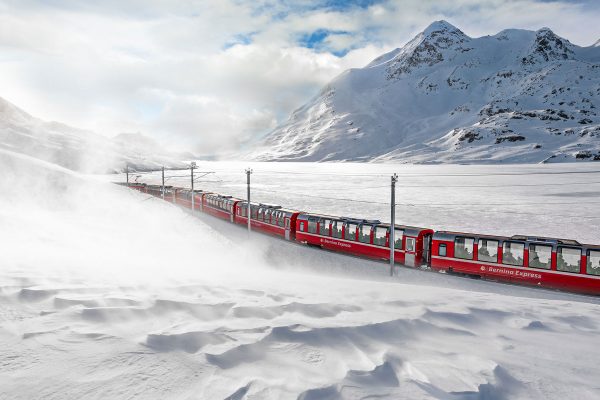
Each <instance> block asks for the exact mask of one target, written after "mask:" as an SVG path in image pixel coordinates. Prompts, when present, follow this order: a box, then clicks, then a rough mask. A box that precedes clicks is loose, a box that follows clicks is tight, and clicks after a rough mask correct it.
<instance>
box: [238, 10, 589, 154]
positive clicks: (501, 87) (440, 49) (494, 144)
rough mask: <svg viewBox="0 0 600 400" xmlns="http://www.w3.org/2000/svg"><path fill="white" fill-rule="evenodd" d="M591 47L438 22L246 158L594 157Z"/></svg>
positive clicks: (331, 89)
mask: <svg viewBox="0 0 600 400" xmlns="http://www.w3.org/2000/svg"><path fill="white" fill-rule="evenodd" d="M599 100H600V47H598V44H596V45H594V46H589V47H579V46H576V45H574V44H572V43H570V42H569V41H568V40H566V39H564V38H561V37H559V36H557V35H556V34H555V33H554V32H552V31H551V30H550V29H549V28H542V29H540V30H538V31H535V32H534V31H527V30H519V29H507V30H504V31H502V32H499V33H498V34H496V35H494V36H485V37H481V38H471V37H469V36H467V35H466V34H465V33H464V32H462V31H461V30H460V29H458V28H456V27H454V26H453V25H451V24H450V23H448V22H446V21H436V22H434V23H432V24H431V25H430V26H429V27H427V28H426V29H425V30H424V31H423V32H421V33H420V34H418V35H417V36H416V37H415V38H413V39H412V40H411V41H409V42H408V43H407V44H406V45H405V46H403V47H402V48H398V49H395V50H393V51H391V52H389V53H386V54H384V55H382V56H380V57H378V58H376V59H375V60H373V61H372V62H371V63H370V64H368V65H367V66H366V67H364V68H358V69H352V70H349V71H346V72H344V73H342V74H341V75H340V76H338V77H337V78H335V79H334V80H333V81H332V82H330V83H329V84H328V85H326V86H325V87H324V88H323V89H322V90H321V92H320V93H319V94H318V95H317V96H316V97H315V98H313V99H312V100H310V101H309V102H308V103H307V104H305V105H304V106H302V107H300V108H299V109H297V110H296V111H294V112H293V113H292V115H291V116H290V118H289V120H288V121H286V122H285V123H284V124H282V125H280V126H279V127H277V128H276V129H275V130H273V131H272V132H271V133H270V134H269V135H267V137H266V138H265V139H264V140H263V142H262V143H261V144H260V147H259V148H256V149H254V150H252V151H251V152H250V153H249V154H246V156H247V157H248V158H250V159H254V160H261V161H270V160H280V161H330V160H338V161H388V160H392V161H400V162H410V163H508V162H510V163H539V162H564V161H579V160H600V117H599V116H598V111H597V110H598V108H597V107H598V106H600V104H598V103H599Z"/></svg>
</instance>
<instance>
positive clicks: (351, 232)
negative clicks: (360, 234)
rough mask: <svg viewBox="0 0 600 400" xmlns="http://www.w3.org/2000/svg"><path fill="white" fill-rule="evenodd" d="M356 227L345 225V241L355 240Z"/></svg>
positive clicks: (354, 225)
mask: <svg viewBox="0 0 600 400" xmlns="http://www.w3.org/2000/svg"><path fill="white" fill-rule="evenodd" d="M357 228H358V225H356V224H347V225H346V240H352V241H354V240H356V230H357Z"/></svg>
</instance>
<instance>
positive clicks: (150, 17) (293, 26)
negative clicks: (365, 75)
mask: <svg viewBox="0 0 600 400" xmlns="http://www.w3.org/2000/svg"><path fill="white" fill-rule="evenodd" d="M599 17H600V5H598V3H597V2H594V1H588V2H578V1H542V0H512V1H501V0H477V1H476V0H456V1H454V2H442V1H432V0H402V1H400V0H398V1H392V0H388V1H369V0H364V1H363V0H360V1H350V2H348V1H346V2H344V1H339V0H323V1H302V0H300V1H272V0H260V1H252V2H251V1H241V0H198V1H179V2H173V1H167V0H128V1H125V0H108V1H103V2H81V1H75V0H55V1H52V2H45V1H41V0H37V1H36V0H19V1H17V0H0V88H2V92H1V93H0V96H2V97H5V98H7V99H8V100H10V101H13V102H14V103H16V104H17V105H19V106H21V107H23V108H25V109H26V110H28V111H30V112H31V113H32V114H33V115H36V116H40V117H42V118H44V119H54V120H60V121H63V122H66V123H69V124H72V125H75V126H78V127H82V128H88V129H91V130H94V131H97V132H98V133H101V134H106V135H116V134H118V133H119V132H131V131H141V132H143V133H145V134H148V135H151V136H154V137H155V138H157V139H159V140H161V141H163V142H164V143H168V144H170V145H172V146H174V147H180V148H182V147H183V148H186V149H189V150H192V151H195V152H198V153H210V152H213V151H221V150H227V149H231V148H235V147H237V146H240V144H242V143H243V142H245V141H246V140H248V139H250V138H252V137H256V136H257V135H262V134H264V133H265V132H266V131H268V130H269V129H272V128H273V126H274V125H275V124H276V123H278V122H282V121H283V120H285V119H286V118H287V117H288V115H289V113H290V112H291V111H292V110H293V109H295V108H297V107H298V106H300V105H301V104H303V103H304V102H305V101H307V100H308V99H309V98H311V97H312V96H314V95H315V94H316V93H317V92H318V91H319V89H320V88H321V87H322V86H323V85H325V84H326V83H327V82H328V81H329V80H331V79H332V78H334V77H335V76H336V75H338V74H339V73H341V72H343V71H344V70H345V69H347V68H352V67H361V66H364V65H366V64H367V63H368V62H370V61H371V60H372V59H373V58H375V57H377V56H378V55H380V54H381V53H383V52H386V51H389V50H391V49H393V48H395V47H398V46H401V45H402V44H403V43H405V42H406V41H408V40H409V39H411V38H412V36H414V35H415V34H416V33H418V32H419V31H420V30H422V29H423V28H424V27H425V26H427V25H428V24H429V23H430V22H431V21H433V20H436V19H442V18H443V19H447V20H449V21H450V22H451V23H453V24H455V25H457V26H458V27H460V28H461V29H463V30H464V31H465V33H467V34H469V35H471V36H482V35H486V34H494V33H497V32H498V31H500V30H502V29H505V28H509V27H515V28H526V29H539V28H540V27H542V26H549V27H550V28H552V29H553V30H554V31H555V32H556V33H557V34H559V35H561V36H564V37H566V38H568V39H569V40H571V41H572V42H574V43H576V44H580V45H591V44H592V43H594V42H595V41H596V40H597V39H598V38H600V28H599V27H598V25H597V23H596V21H597V20H598V18H599Z"/></svg>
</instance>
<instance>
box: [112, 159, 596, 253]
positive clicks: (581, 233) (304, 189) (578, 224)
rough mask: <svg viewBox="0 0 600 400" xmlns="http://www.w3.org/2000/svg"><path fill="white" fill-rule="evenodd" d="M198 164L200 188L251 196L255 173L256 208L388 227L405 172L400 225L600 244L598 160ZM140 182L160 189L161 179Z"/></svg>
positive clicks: (183, 178) (181, 180)
mask: <svg viewBox="0 0 600 400" xmlns="http://www.w3.org/2000/svg"><path fill="white" fill-rule="evenodd" d="M197 163H198V172H201V171H207V172H208V171H212V172H214V173H212V174H209V175H206V176H205V177H204V178H201V179H200V180H198V181H197V183H196V188H199V189H205V190H210V191H215V192H217V193H222V194H226V195H233V196H236V197H240V198H242V199H245V198H246V176H245V173H244V170H245V168H248V167H250V168H252V170H253V174H252V200H253V201H257V202H264V203H271V204H279V205H282V206H285V207H289V208H293V209H298V210H302V211H309V212H316V213H324V214H332V215H338V216H348V217H361V218H366V219H379V220H381V221H389V220H390V206H389V204H390V176H391V175H392V174H393V173H397V174H398V175H399V179H398V183H397V186H396V203H397V208H396V221H397V223H398V224H404V225H416V226H424V227H431V228H434V229H436V230H454V231H465V232H481V233H487V234H498V235H508V236H511V235H517V234H526V235H532V236H534V235H535V236H552V237H557V236H558V237H561V238H565V239H575V240H578V241H580V242H587V243H600V227H599V225H598V223H599V222H600V212H599V211H600V164H599V163H579V164H550V165H405V164H357V163H237V162H203V161H198V162H197ZM165 174H166V176H167V177H169V176H174V177H173V178H168V179H167V184H168V185H174V186H186V187H189V185H190V179H189V177H188V176H189V174H188V173H187V172H184V171H167V172H166V173H165ZM118 179H122V180H123V181H124V180H125V178H124V177H120V178H118ZM133 179H134V178H132V180H133ZM138 180H139V181H140V182H146V183H154V184H160V182H161V178H160V172H159V173H153V174H142V175H140V177H139V178H138Z"/></svg>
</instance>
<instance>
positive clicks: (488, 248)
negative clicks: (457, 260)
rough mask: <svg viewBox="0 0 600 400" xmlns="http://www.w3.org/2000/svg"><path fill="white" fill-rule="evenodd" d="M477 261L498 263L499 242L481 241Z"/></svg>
mask: <svg viewBox="0 0 600 400" xmlns="http://www.w3.org/2000/svg"><path fill="white" fill-rule="evenodd" d="M477 259H478V260H479V261H487V262H498V241H497V240H488V239H479V243H478V246H477Z"/></svg>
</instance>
